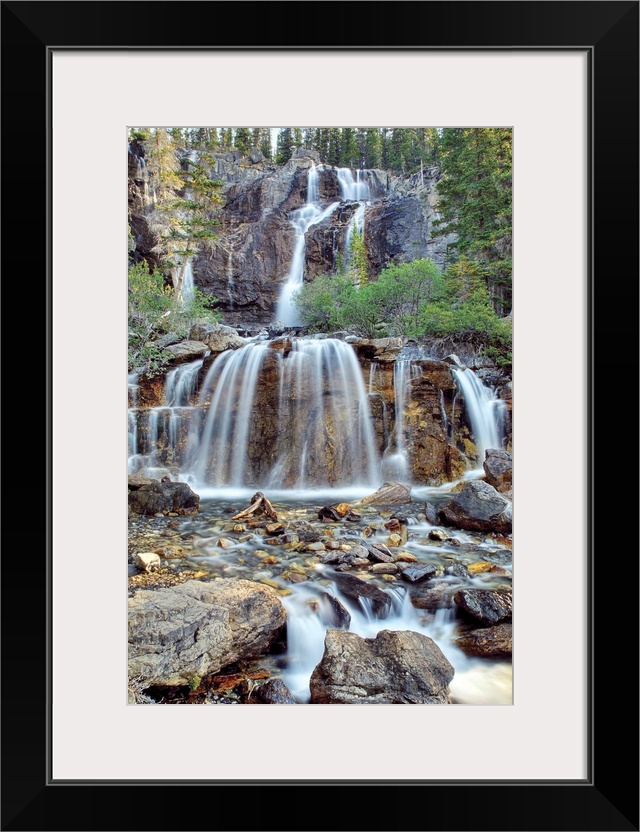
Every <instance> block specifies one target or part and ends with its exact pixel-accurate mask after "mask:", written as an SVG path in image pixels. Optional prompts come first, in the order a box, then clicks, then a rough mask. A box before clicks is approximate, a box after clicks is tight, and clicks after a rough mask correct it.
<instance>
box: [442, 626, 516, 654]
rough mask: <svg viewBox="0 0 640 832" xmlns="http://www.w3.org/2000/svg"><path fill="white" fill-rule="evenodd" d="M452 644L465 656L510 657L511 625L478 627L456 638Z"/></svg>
mask: <svg viewBox="0 0 640 832" xmlns="http://www.w3.org/2000/svg"><path fill="white" fill-rule="evenodd" d="M454 642H455V644H456V645H457V646H458V647H459V648H460V649H461V650H462V651H463V652H464V653H466V654H467V656H510V655H511V648H512V642H513V637H512V625H511V624H496V626H495V627H479V628H478V629H477V630H470V631H469V632H468V633H464V634H463V635H460V636H458V637H457V638H456V639H454Z"/></svg>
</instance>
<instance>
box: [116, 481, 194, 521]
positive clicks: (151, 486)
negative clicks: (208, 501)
mask: <svg viewBox="0 0 640 832" xmlns="http://www.w3.org/2000/svg"><path fill="white" fill-rule="evenodd" d="M199 507H200V496H199V495H198V494H196V493H195V491H193V490H192V489H191V488H190V487H189V486H188V485H187V483H186V482H171V481H167V482H161V481H160V480H155V479H148V478H146V477H140V476H136V475H131V476H130V477H129V508H130V509H131V511H133V512H134V513H135V514H168V513H169V512H174V513H175V514H180V515H186V514H195V513H196V512H197V511H198V508H199Z"/></svg>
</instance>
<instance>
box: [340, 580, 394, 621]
mask: <svg viewBox="0 0 640 832" xmlns="http://www.w3.org/2000/svg"><path fill="white" fill-rule="evenodd" d="M335 581H336V584H337V585H338V588H339V589H340V591H341V592H342V594H343V595H346V596H347V598H351V599H352V600H353V601H355V602H356V603H357V604H359V603H360V599H361V598H366V599H367V600H368V601H370V603H371V609H372V611H373V613H374V615H375V616H376V617H377V618H386V617H387V615H389V610H390V609H391V597H390V596H389V595H387V593H386V592H384V591H383V590H381V589H380V588H379V587H377V586H376V585H375V584H372V583H371V582H370V581H366V580H364V579H363V578H358V577H357V576H356V575H350V574H347V573H345V572H337V573H336V575H335Z"/></svg>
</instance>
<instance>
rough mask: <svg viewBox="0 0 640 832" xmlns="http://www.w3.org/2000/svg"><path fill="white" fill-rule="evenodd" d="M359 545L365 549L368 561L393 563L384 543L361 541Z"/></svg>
mask: <svg viewBox="0 0 640 832" xmlns="http://www.w3.org/2000/svg"><path fill="white" fill-rule="evenodd" d="M360 545H361V546H362V547H363V548H364V549H366V551H367V556H368V557H369V560H375V561H377V562H378V563H391V562H392V561H393V555H392V554H391V552H390V551H389V550H388V549H387V547H386V546H385V545H384V543H369V541H367V540H363V541H362V542H361V544H360Z"/></svg>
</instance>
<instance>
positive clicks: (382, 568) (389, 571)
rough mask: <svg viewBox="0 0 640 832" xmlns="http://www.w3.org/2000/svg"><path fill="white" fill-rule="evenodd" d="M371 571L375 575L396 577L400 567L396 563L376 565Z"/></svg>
mask: <svg viewBox="0 0 640 832" xmlns="http://www.w3.org/2000/svg"><path fill="white" fill-rule="evenodd" d="M370 571H371V573H372V574H373V575H395V573H396V572H397V571H398V567H397V566H396V565H395V563H374V564H373V565H372V566H371V570H370Z"/></svg>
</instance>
